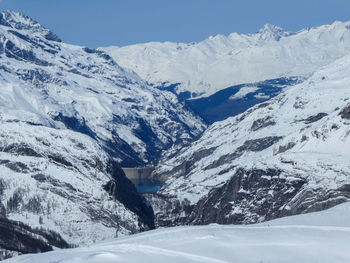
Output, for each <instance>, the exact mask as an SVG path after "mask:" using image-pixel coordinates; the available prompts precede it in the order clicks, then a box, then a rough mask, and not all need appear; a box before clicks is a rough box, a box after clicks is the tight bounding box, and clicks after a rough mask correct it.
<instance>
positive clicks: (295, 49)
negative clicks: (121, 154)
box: [102, 22, 350, 97]
mask: <svg viewBox="0 0 350 263" xmlns="http://www.w3.org/2000/svg"><path fill="white" fill-rule="evenodd" d="M349 45H350V22H345V23H342V22H335V23H333V24H331V25H324V26H320V27H317V28H310V29H305V30H302V31H300V32H298V33H290V32H286V31H284V30H283V29H282V28H280V27H276V26H272V25H265V26H264V27H263V28H262V29H261V30H260V31H259V32H258V33H256V34H249V35H243V34H242V35H240V34H237V33H233V34H230V35H228V36H224V35H217V36H215V37H209V38H208V39H206V40H204V41H202V42H199V43H189V44H185V43H171V42H165V43H158V42H150V43H145V44H138V45H131V46H126V47H106V48H102V50H105V51H106V52H107V53H108V54H110V55H111V56H112V57H113V58H114V59H116V60H117V61H118V63H120V65H122V66H123V67H126V68H130V69H132V70H134V71H135V72H137V73H138V74H139V75H140V76H141V77H142V78H144V79H146V80H147V81H148V82H150V83H154V84H155V85H156V86H174V84H176V85H175V86H176V87H175V91H176V92H177V93H178V94H181V93H184V94H187V93H189V94H190V96H192V97H196V96H209V95H211V94H213V93H215V92H217V91H219V90H222V89H224V88H227V87H230V86H233V85H237V84H242V83H252V82H258V81H263V80H267V79H275V78H280V77H290V76H302V77H305V76H308V75H309V74H311V73H312V72H314V71H315V70H316V69H318V68H320V67H321V66H324V65H326V64H328V63H331V62H333V61H334V60H336V59H338V58H340V57H342V56H344V55H345V54H346V53H347V51H348V46H349Z"/></svg>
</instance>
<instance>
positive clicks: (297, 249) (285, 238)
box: [4, 203, 350, 263]
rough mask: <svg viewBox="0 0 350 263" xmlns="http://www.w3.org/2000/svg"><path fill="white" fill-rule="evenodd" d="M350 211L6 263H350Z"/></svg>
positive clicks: (159, 235) (161, 234) (151, 235)
mask: <svg viewBox="0 0 350 263" xmlns="http://www.w3.org/2000/svg"><path fill="white" fill-rule="evenodd" d="M349 222H350V205H349V203H346V204H342V205H339V206H337V207H334V208H332V209H329V210H327V211H322V212H316V213H310V214H306V215H298V216H291V217H286V218H283V219H278V220H273V221H270V222H267V223H265V224H258V225H251V226H222V225H209V226H196V227H194V226H192V227H176V228H170V229H159V230H154V231H150V232H147V233H142V234H137V235H135V236H131V237H125V238H119V239H112V240H108V241H104V242H101V243H98V244H94V245H92V246H90V247H82V248H76V249H66V250H58V251H54V252H49V253H43V254H37V255H25V256H20V257H17V258H13V259H9V260H7V261H4V262H6V263H16V262H18V263H27V262H28V263H30V262H37V263H53V262H75V263H83V262H84V263H88V262H89V263H93V262H104V263H109V262H111V263H112V262H113V263H115V262H129V263H133V262H135V263H136V262H154V263H158V262H159V263H163V262H169V263H172V262H174V263H178V262H183V263H189V262H206V263H228V262H237V263H257V262H270V263H281V262H284V263H295V262H300V263H306V262H307V263H311V262H312V263H313V262H315V263H316V262H317V263H323V262H324V263H329V262H334V263H344V262H349V261H350V251H349V243H350V235H349V233H350V224H349Z"/></svg>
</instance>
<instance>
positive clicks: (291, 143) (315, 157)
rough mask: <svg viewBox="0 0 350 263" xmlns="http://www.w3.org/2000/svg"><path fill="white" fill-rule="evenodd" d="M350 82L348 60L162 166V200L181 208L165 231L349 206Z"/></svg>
mask: <svg viewBox="0 0 350 263" xmlns="http://www.w3.org/2000/svg"><path fill="white" fill-rule="evenodd" d="M349 76H350V56H349V55H348V56H345V57H344V58H341V59H339V60H337V61H336V62H334V63H332V64H330V65H328V66H325V67H324V68H322V69H320V70H319V71H317V72H316V73H314V74H313V75H312V76H311V77H310V78H309V79H308V80H306V81H305V82H303V83H302V84H299V85H296V86H292V87H289V88H287V89H286V90H285V91H284V92H283V93H282V94H280V95H279V96H277V97H275V98H273V99H271V100H269V101H268V102H264V103H262V104H258V105H256V106H255V107H253V108H251V109H249V110H248V111H246V112H245V113H242V114H240V115H237V116H236V117H231V118H228V119H226V120H224V121H221V122H217V123H214V124H213V125H211V126H210V127H209V128H208V129H207V130H206V131H205V132H204V134H203V135H202V136H201V138H199V139H198V140H197V141H195V142H194V143H192V144H191V145H190V146H189V147H186V148H184V149H182V150H181V151H180V152H179V153H178V154H177V155H176V156H175V157H173V158H172V159H170V160H167V161H165V162H164V163H162V164H161V165H160V166H159V167H158V169H157V172H158V176H160V177H163V178H164V179H166V180H167V183H166V185H164V186H163V188H162V189H161V191H160V193H161V194H163V195H165V196H167V197H168V198H169V199H170V200H173V201H174V204H177V205H176V209H174V210H172V211H167V212H164V213H160V214H159V215H158V216H159V221H160V222H159V224H161V225H162V224H165V225H169V224H175V225H176V224H179V223H184V222H185V223H191V224H206V223H211V222H219V223H248V222H249V223H251V222H259V221H264V220H268V219H272V218H276V217H281V216H285V215H290V214H297V213H302V212H310V211H317V210H321V209H325V208H327V207H330V206H333V205H335V204H337V203H340V202H344V201H346V200H349V198H350V191H349V185H350V161H349V155H350V77H349ZM179 202H180V203H179ZM178 206H180V207H178ZM155 207H156V206H155ZM181 207H182V208H181ZM156 210H157V208H156ZM179 211H180V212H179ZM181 211H183V212H182V213H181Z"/></svg>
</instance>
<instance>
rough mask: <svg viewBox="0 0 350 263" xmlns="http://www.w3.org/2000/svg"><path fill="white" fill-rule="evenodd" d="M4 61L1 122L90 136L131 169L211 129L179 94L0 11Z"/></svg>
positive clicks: (23, 18)
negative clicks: (185, 104)
mask: <svg viewBox="0 0 350 263" xmlns="http://www.w3.org/2000/svg"><path fill="white" fill-rule="evenodd" d="M0 62H1V67H0V83H1V93H0V112H1V114H0V119H1V120H2V121H14V120H15V121H25V122H30V123H34V124H37V125H44V126H48V127H54V128H58V129H65V128H68V129H71V130H74V131H78V132H81V133H84V134H87V135H89V136H90V137H92V138H93V139H95V140H96V141H98V142H99V143H100V144H101V145H103V147H104V149H105V150H107V151H108V152H109V153H110V154H111V155H112V156H113V157H114V158H116V160H118V161H119V162H121V163H122V164H123V165H125V166H136V165H143V164H145V163H149V162H150V161H153V160H154V159H156V158H157V157H158V155H159V153H160V151H161V150H163V149H166V148H169V147H172V146H173V145H175V146H176V145H177V146H181V145H182V144H183V143H186V142H188V141H190V140H191V138H192V137H194V136H196V135H198V134H199V133H200V132H201V131H202V130H203V129H204V127H205V126H204V125H203V123H202V122H201V120H200V119H199V118H197V117H195V116H194V115H193V114H192V113H191V112H189V111H188V110H186V108H185V107H184V105H182V104H181V103H180V102H179V101H178V100H177V98H176V96H175V95H173V94H171V93H170V92H161V91H159V90H156V89H154V88H152V87H150V86H148V85H147V84H146V83H145V82H144V81H143V80H141V79H140V77H139V76H138V75H137V74H136V73H134V72H132V71H129V70H125V69H123V68H121V67H120V66H119V65H118V64H117V63H116V62H115V61H114V60H113V59H112V58H110V57H109V56H108V55H106V54H105V53H103V52H101V51H97V50H94V49H89V48H84V47H80V46H73V45H68V44H65V43H62V42H60V40H59V39H58V38H57V36H55V35H54V34H53V33H52V32H50V31H49V30H48V29H45V28H43V27H42V26H41V25H40V24H38V23H37V22H35V21H33V20H32V19H30V18H28V17H26V16H24V15H21V14H18V13H15V12H11V11H6V12H3V13H1V14H0Z"/></svg>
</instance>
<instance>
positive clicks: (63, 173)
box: [0, 122, 154, 252]
mask: <svg viewBox="0 0 350 263" xmlns="http://www.w3.org/2000/svg"><path fill="white" fill-rule="evenodd" d="M0 138H1V140H0V170H1V172H0V208H1V209H0V210H1V217H6V218H7V219H10V220H16V221H20V222H23V223H24V224H26V225H28V226H29V227H32V228H43V229H47V230H50V231H54V232H56V233H58V234H59V235H61V236H62V238H63V239H64V240H65V241H66V242H67V243H69V244H72V245H81V244H89V243H92V242H94V241H96V240H102V239H105V238H109V237H115V236H116V235H126V234H130V233H135V232H139V231H142V230H144V229H151V228H153V227H154V223H153V210H152V208H151V207H150V206H149V204H148V203H147V202H145V200H144V199H143V198H142V197H140V196H139V195H138V194H137V191H136V188H135V186H134V185H133V184H132V183H131V182H130V181H128V180H127V179H126V177H125V175H124V173H123V172H122V170H121V169H120V168H119V166H118V165H117V164H116V163H115V161H113V160H112V159H111V158H110V157H109V156H108V155H107V154H106V153H105V152H104V151H103V150H102V148H101V147H100V146H99V145H98V144H97V143H96V142H95V141H94V140H93V139H91V138H90V137H88V136H86V135H82V134H80V133H77V132H72V131H69V130H57V129H53V128H48V127H44V126H37V125H30V124H25V123H21V122H15V123H3V122H1V123H0ZM124 196H128V197H129V199H125V198H124ZM0 247H1V245H0ZM5 248H6V247H5ZM23 250H24V251H25V249H23ZM20 252H22V251H20Z"/></svg>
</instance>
